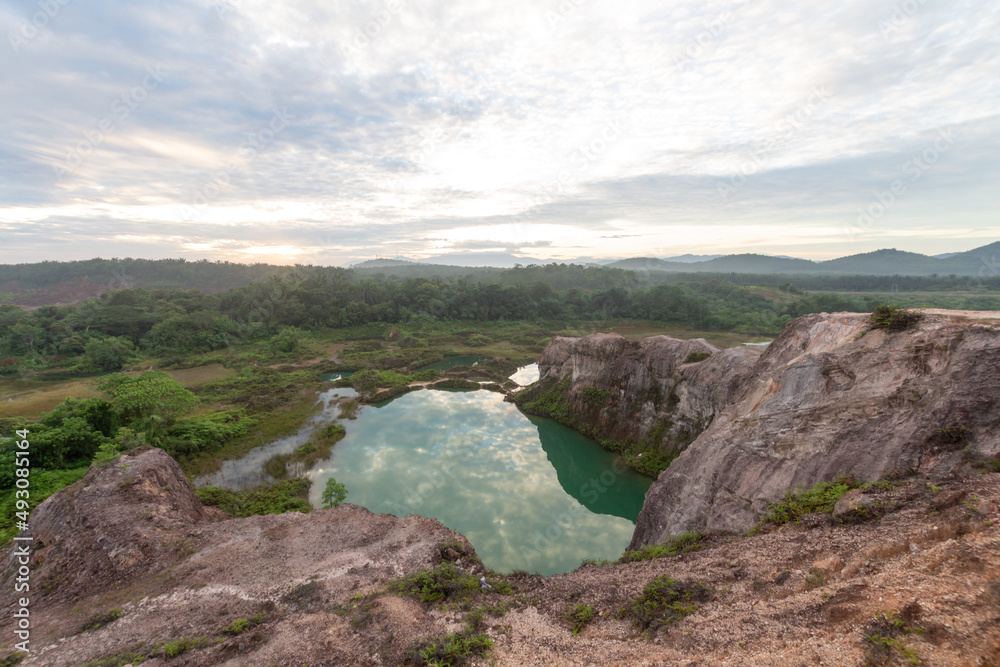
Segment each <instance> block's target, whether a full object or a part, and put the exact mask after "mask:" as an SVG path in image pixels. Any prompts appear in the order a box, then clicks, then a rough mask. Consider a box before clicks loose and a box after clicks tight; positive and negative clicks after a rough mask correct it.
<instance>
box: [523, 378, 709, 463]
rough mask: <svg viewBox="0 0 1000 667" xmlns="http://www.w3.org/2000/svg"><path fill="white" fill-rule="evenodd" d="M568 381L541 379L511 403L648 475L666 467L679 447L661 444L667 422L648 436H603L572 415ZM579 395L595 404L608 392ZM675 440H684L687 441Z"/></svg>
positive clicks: (590, 391) (590, 390) (588, 391)
mask: <svg viewBox="0 0 1000 667" xmlns="http://www.w3.org/2000/svg"><path fill="white" fill-rule="evenodd" d="M570 382H571V378H570V377H569V375H567V376H566V377H564V378H563V379H562V380H559V381H558V382H556V381H554V380H544V381H542V382H539V383H537V384H535V385H534V386H532V387H529V388H528V389H525V390H524V391H521V392H518V393H517V394H515V395H514V404H515V405H517V407H519V408H520V409H521V410H522V411H523V412H526V413H528V414H529V415H538V416H539V417H548V418H549V419H553V420H555V421H557V422H559V423H560V424H563V425H564V426H568V427H570V428H572V429H575V430H577V431H579V432H580V433H583V434H584V435H586V436H589V437H591V438H593V439H594V440H596V441H597V442H598V443H599V444H600V445H601V447H603V448H604V449H607V450H608V451H612V452H615V453H618V454H621V455H622V458H624V459H625V461H626V463H627V464H628V465H629V466H630V467H631V468H633V469H634V470H636V471H637V472H640V473H642V474H644V475H648V476H650V477H656V476H657V475H659V474H660V473H661V472H663V471H664V470H666V469H667V466H669V465H670V463H671V462H672V461H673V460H674V459H675V458H677V456H678V455H679V454H680V450H679V449H674V448H670V447H669V446H667V447H664V446H663V445H662V444H661V443H662V438H663V437H664V435H665V433H666V428H669V424H668V423H663V424H661V425H659V427H658V429H657V428H654V429H653V432H652V433H651V435H650V437H649V438H647V439H644V440H642V441H639V442H635V441H627V440H617V441H616V440H608V439H605V438H602V437H601V434H600V433H599V432H598V431H597V429H596V428H594V427H593V426H592V425H591V424H589V423H587V422H586V421H582V420H578V419H577V418H576V417H575V416H574V413H573V406H572V398H571V396H570ZM582 397H583V401H584V402H585V403H586V404H587V405H590V406H591V407H598V406H601V405H604V403H605V402H606V401H607V400H608V399H610V397H611V393H610V392H609V391H607V390H605V389H599V388H594V387H586V388H584V390H583V393H582ZM691 439H692V440H693V438H691ZM676 444H678V445H680V444H687V442H683V443H681V442H678V443H676Z"/></svg>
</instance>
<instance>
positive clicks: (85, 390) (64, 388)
mask: <svg viewBox="0 0 1000 667" xmlns="http://www.w3.org/2000/svg"><path fill="white" fill-rule="evenodd" d="M94 384H95V383H94V378H84V379H76V380H64V381H60V382H45V381H42V380H37V379H33V378H24V379H21V378H17V379H4V380H0V417H17V418H23V419H24V420H25V421H26V422H28V421H33V419H31V418H32V417H39V416H41V415H42V414H44V413H46V412H50V411H51V410H52V409H53V408H54V407H56V406H57V405H59V404H60V403H62V402H63V401H64V400H65V399H67V398H69V397H73V398H93V397H95V396H99V395H100V392H98V391H97V389H96V388H95V387H94Z"/></svg>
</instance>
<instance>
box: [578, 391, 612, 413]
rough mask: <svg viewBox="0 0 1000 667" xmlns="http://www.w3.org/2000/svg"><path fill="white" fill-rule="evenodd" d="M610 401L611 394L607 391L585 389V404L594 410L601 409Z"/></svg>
mask: <svg viewBox="0 0 1000 667" xmlns="http://www.w3.org/2000/svg"><path fill="white" fill-rule="evenodd" d="M609 400H611V392H610V391H608V390H607V389H598V388H597V387H584V388H583V402H584V403H586V404H587V405H589V406H590V407H592V408H597V409H600V408H602V407H604V405H605V403H607V402H608V401H609Z"/></svg>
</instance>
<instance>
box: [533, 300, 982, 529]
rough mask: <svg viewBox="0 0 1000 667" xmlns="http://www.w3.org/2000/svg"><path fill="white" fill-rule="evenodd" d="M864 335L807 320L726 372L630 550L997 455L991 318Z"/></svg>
mask: <svg viewBox="0 0 1000 667" xmlns="http://www.w3.org/2000/svg"><path fill="white" fill-rule="evenodd" d="M868 328H869V315H867V314H857V313H836V314H832V315H831V314H825V313H824V314H818V315H809V316H806V317H802V318H799V319H797V320H795V321H793V322H791V323H790V324H789V325H788V327H787V328H786V329H785V331H784V332H783V333H782V334H781V335H780V336H779V337H778V338H777V339H776V340H775V341H774V342H773V343H772V344H771V345H770V346H769V347H768V349H767V351H766V352H765V353H764V354H763V355H762V356H761V357H760V359H758V360H757V362H756V364H755V365H754V367H753V369H752V372H750V373H749V374H747V373H746V372H745V366H743V365H742V364H741V365H737V366H736V369H735V372H736V375H737V376H738V377H741V378H744V379H743V380H742V381H741V382H740V386H739V387H738V388H736V389H735V390H734V389H733V388H732V385H731V384H729V385H727V387H726V389H725V391H723V392H722V394H724V395H728V396H729V397H730V400H729V402H728V405H726V406H725V407H724V408H722V409H720V410H718V411H717V412H716V413H715V419H714V420H713V421H712V424H711V426H710V427H709V428H708V429H707V430H706V431H705V432H704V433H702V434H701V435H700V436H699V437H698V438H697V440H695V441H694V442H693V443H692V444H691V445H690V446H689V447H688V448H687V449H686V450H685V451H684V453H682V454H681V455H680V456H679V457H678V458H677V459H676V460H675V461H674V462H673V463H672V464H671V466H670V467H669V469H667V470H666V471H664V472H663V473H662V474H661V475H660V476H659V478H658V479H657V480H656V482H655V483H654V484H653V486H652V487H651V488H650V490H649V492H648V494H647V496H646V502H645V504H644V506H643V510H642V513H641V514H640V516H639V521H638V525H637V527H636V531H635V536H634V538H633V540H632V545H631V546H632V547H638V546H642V545H645V544H654V543H656V542H659V541H660V540H662V539H663V538H665V537H667V536H669V535H671V534H676V533H680V532H682V531H684V530H688V529H708V530H732V531H741V530H745V529H747V528H749V527H751V526H752V525H754V524H755V523H757V522H758V521H759V520H760V518H761V515H762V513H763V511H764V510H765V508H766V507H767V506H768V505H769V504H770V503H772V502H774V501H776V500H778V499H780V498H781V496H782V494H783V493H784V492H785V491H786V490H787V489H790V488H793V487H795V486H796V485H799V484H802V485H811V484H814V483H816V482H819V481H827V480H831V479H833V478H835V477H837V476H839V475H853V476H854V477H856V478H857V479H858V480H861V481H873V480H876V479H879V478H880V477H882V476H884V475H886V474H889V473H892V472H893V471H897V472H899V473H907V472H920V473H923V474H926V475H929V476H930V477H931V478H932V479H941V478H943V477H944V476H947V475H948V474H951V473H952V472H954V471H956V469H958V468H959V467H960V466H962V465H963V462H965V461H967V460H969V459H970V458H977V457H990V456H995V455H996V454H997V453H998V452H1000V429H998V423H1000V313H981V312H980V313H975V312H955V311H935V310H925V311H922V312H921V318H920V320H919V321H918V322H917V324H916V326H913V327H912V328H909V329H906V330H903V331H898V332H893V333H890V332H888V331H885V330H881V329H876V330H871V331H869V330H868ZM563 346H565V344H564V345H563ZM586 360H587V357H583V356H581V363H586ZM572 363H574V362H573V361H565V362H563V363H562V364H560V366H559V367H560V368H562V367H565V366H566V365H567V364H572ZM703 363H705V364H708V363H709V362H708V361H706V362H703ZM610 365H611V366H615V365H616V363H615V362H614V361H613V360H612V361H611V362H610ZM548 370H549V372H553V371H552V369H551V368H550V369H548ZM717 375H719V376H722V377H725V375H726V374H725V371H724V370H723V369H720V370H719V371H718V373H717Z"/></svg>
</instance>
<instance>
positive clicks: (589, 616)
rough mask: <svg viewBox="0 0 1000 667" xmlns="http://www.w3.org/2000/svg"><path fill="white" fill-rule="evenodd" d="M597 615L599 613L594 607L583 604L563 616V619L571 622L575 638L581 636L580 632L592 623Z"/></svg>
mask: <svg viewBox="0 0 1000 667" xmlns="http://www.w3.org/2000/svg"><path fill="white" fill-rule="evenodd" d="M596 615H597V612H596V611H594V608H593V607H592V606H590V605H589V604H585V603H583V602H581V603H580V604H578V605H576V606H575V607H573V608H572V609H570V610H568V611H567V612H566V613H565V614H563V618H565V619H566V620H567V621H569V624H570V627H572V628H573V635H574V636H575V635H578V634H580V631H581V630H583V628H584V627H585V626H586V625H587V624H588V623H590V622H591V621H592V620H593V619H594V616H596Z"/></svg>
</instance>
